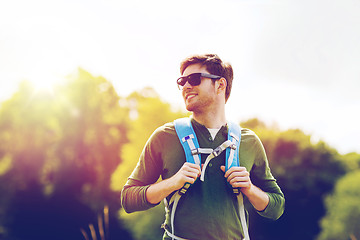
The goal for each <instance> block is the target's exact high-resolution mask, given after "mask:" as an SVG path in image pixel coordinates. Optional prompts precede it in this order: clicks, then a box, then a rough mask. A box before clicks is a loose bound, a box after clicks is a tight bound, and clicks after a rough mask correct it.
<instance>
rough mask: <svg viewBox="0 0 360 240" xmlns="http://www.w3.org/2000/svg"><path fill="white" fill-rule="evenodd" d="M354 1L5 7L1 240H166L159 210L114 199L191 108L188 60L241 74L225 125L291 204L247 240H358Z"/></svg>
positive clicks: (1, 6)
mask: <svg viewBox="0 0 360 240" xmlns="http://www.w3.org/2000/svg"><path fill="white" fill-rule="evenodd" d="M359 25H360V2H359V1H358V0H345V1H340V0H329V1H325V0H316V1H308V0H304V1H296V0H288V1H285V0H274V1H271V0H252V1H250V0H225V1H221V2H219V1H212V0H210V1H204V0H199V1H189V0H185V1H181V2H170V1H165V0H154V1H144V0H135V1H115V0H103V1H98V0H92V1H83V0H77V1H68V0H63V1H40V0H34V1H25V0H14V1H11V2H10V1H8V2H6V1H2V2H0V239H10V240H28V239H93V240H95V239H101V240H104V239H106V240H109V239H160V238H161V236H162V230H161V229H160V225H161V223H162V221H163V218H164V209H163V206H162V205H159V206H158V207H155V208H153V209H151V210H149V211H146V212H139V213H134V214H126V213H124V212H123V211H122V209H121V205H120V201H119V198H120V190H121V188H122V186H123V185H124V183H125V181H126V179H127V177H128V176H129V175H130V173H131V171H132V170H133V168H134V167H135V165H136V162H137V160H138V157H139V154H140V152H141V150H142V148H143V146H144V144H145V142H146V140H147V139H148V137H149V136H150V134H151V133H152V132H153V131H154V130H155V129H156V128H157V127H158V126H160V125H162V124H164V123H166V122H169V121H173V120H174V119H176V118H178V117H182V116H187V115H188V113H187V112H186V111H185V109H184V107H183V102H182V99H181V94H180V92H179V91H178V89H177V87H176V83H175V81H176V79H177V78H178V77H179V75H180V72H179V63H180V61H181V60H182V59H184V58H185V57H187V56H188V55H191V54H195V53H216V54H218V55H219V56H220V58H222V59H223V60H224V61H227V62H230V63H231V64H232V66H233V69H234V83H233V89H232V93H231V97H230V99H229V101H228V103H227V109H226V111H227V116H228V118H229V119H233V120H235V121H237V122H239V123H240V124H241V126H242V127H247V128H250V129H252V130H254V131H255V132H256V133H257V134H258V135H259V137H260V138H261V140H262V141H263V144H264V146H265V149H266V151H267V154H268V158H269V161H270V167H271V169H272V171H273V175H274V176H275V177H276V178H277V180H278V183H279V185H280V186H281V188H282V190H283V192H284V194H285V197H286V209H285V213H284V215H283V216H282V217H281V218H280V219H279V220H278V221H276V222H272V221H268V220H266V219H262V218H260V217H258V216H257V215H256V214H255V213H253V212H250V214H251V215H252V216H251V220H250V235H251V237H252V239H255V240H262V239H284V240H285V239H286V240H288V239H295V240H296V239H301V240H307V239H318V240H324V239H334V240H335V239H336V240H338V239H352V240H354V239H360V188H359V182H360V170H359V169H360V142H359V137H360V128H359V126H358V123H359V122H360V113H359V109H360V95H359V94H358V92H359V90H360V70H359V66H360V45H359V42H360V28H359Z"/></svg>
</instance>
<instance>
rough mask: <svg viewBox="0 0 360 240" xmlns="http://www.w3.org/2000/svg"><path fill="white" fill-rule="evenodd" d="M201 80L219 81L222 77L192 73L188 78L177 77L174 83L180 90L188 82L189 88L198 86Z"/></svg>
mask: <svg viewBox="0 0 360 240" xmlns="http://www.w3.org/2000/svg"><path fill="white" fill-rule="evenodd" d="M201 78H210V79H220V78H222V77H220V76H217V75H213V74H209V73H192V74H190V75H188V76H184V77H179V78H178V79H177V80H176V83H177V85H178V88H179V89H180V90H182V87H183V86H184V85H185V84H186V82H189V84H190V85H191V86H198V85H200V83H201Z"/></svg>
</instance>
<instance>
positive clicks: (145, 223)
mask: <svg viewBox="0 0 360 240" xmlns="http://www.w3.org/2000/svg"><path fill="white" fill-rule="evenodd" d="M123 104H124V105H126V106H129V109H130V116H132V118H133V121H132V124H131V127H130V128H129V133H128V137H129V143H127V144H125V145H124V148H123V151H122V158H123V162H122V163H121V164H120V165H119V166H118V168H117V169H116V171H115V172H114V174H113V176H112V189H116V190H121V188H122V187H123V186H124V184H125V183H126V180H127V177H128V176H130V174H131V172H132V170H133V169H134V168H135V166H136V164H137V160H138V159H139V156H140V154H141V151H142V149H143V147H144V145H145V143H146V141H147V139H148V138H149V137H150V135H151V134H152V132H153V131H154V130H155V129H156V128H157V127H159V126H161V125H163V124H164V123H166V122H170V121H173V120H174V119H176V118H179V117H183V116H185V113H183V112H173V111H172V110H171V106H170V105H169V104H167V103H164V102H162V101H161V99H160V98H159V96H158V95H157V94H156V93H155V92H154V91H153V90H152V89H149V88H145V89H143V90H142V91H140V92H135V93H133V94H131V95H130V96H129V97H128V98H127V99H126V102H124V103H123ZM120 215H121V217H122V219H123V220H124V222H126V224H127V226H128V227H129V229H130V230H131V232H132V233H133V236H134V238H135V239H159V238H160V237H161V236H162V230H161V229H160V225H161V223H162V221H163V220H164V215H165V213H164V206H163V205H162V204H161V205H159V206H158V207H156V208H153V209H151V210H148V211H146V212H138V213H133V214H126V213H125V212H124V211H121V213H120Z"/></svg>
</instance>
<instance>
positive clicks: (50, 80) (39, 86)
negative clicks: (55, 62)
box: [28, 72, 61, 94]
mask: <svg viewBox="0 0 360 240" xmlns="http://www.w3.org/2000/svg"><path fill="white" fill-rule="evenodd" d="M60 80H61V79H60V78H59V77H58V76H55V75H54V74H49V73H45V72H41V73H36V74H32V75H31V76H29V78H28V81H29V82H30V83H31V84H32V85H33V87H34V89H35V92H36V93H39V92H44V93H50V94H52V93H53V92H54V88H55V87H56V85H57V84H59V82H60Z"/></svg>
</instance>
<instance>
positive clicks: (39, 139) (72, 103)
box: [0, 69, 130, 239]
mask: <svg viewBox="0 0 360 240" xmlns="http://www.w3.org/2000/svg"><path fill="white" fill-rule="evenodd" d="M119 100H120V97H119V96H118V95H117V94H116V92H115V90H114V88H113V86H112V85H111V83H109V82H108V81H107V80H106V79H104V78H102V77H94V76H92V75H91V74H89V73H87V72H86V71H84V70H82V69H78V71H77V72H76V73H75V74H73V75H71V76H69V77H68V80H67V82H65V83H64V84H63V85H61V86H58V88H56V89H54V92H49V93H41V92H36V91H35V90H34V88H33V87H32V86H31V84H29V83H27V82H24V83H23V84H22V85H21V86H20V88H19V90H18V92H17V93H15V94H14V96H13V97H12V98H10V99H9V100H7V101H6V102H4V103H3V104H2V106H1V109H0V167H1V166H2V170H1V169H0V173H1V175H0V190H1V192H2V194H1V195H0V203H1V209H0V215H1V218H0V221H1V222H0V226H2V229H5V231H4V232H5V233H4V235H5V238H7V239H24V238H31V239H81V238H82V237H83V236H82V235H81V232H80V228H86V229H87V226H88V224H89V223H96V222H97V215H98V213H99V212H101V211H102V210H103V208H104V206H108V207H109V209H110V213H109V218H110V222H111V226H112V227H111V228H112V229H110V232H111V235H113V236H122V237H125V238H126V236H127V237H128V238H130V236H129V235H128V234H127V233H126V232H125V231H124V230H122V229H121V226H118V224H119V223H118V221H117V220H116V213H117V211H118V209H119V208H120V204H119V198H118V194H117V193H116V192H114V191H112V190H111V189H110V178H111V174H112V173H113V171H114V170H115V168H116V166H117V165H118V164H119V163H120V162H121V156H120V152H121V149H122V145H123V144H124V143H126V142H127V137H126V134H127V128H128V124H129V118H128V113H129V112H128V109H127V108H123V107H121V106H120V105H119ZM4 166H5V167H4ZM3 193H4V194H3ZM35 216H37V217H36V221H34V217H35Z"/></svg>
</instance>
